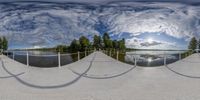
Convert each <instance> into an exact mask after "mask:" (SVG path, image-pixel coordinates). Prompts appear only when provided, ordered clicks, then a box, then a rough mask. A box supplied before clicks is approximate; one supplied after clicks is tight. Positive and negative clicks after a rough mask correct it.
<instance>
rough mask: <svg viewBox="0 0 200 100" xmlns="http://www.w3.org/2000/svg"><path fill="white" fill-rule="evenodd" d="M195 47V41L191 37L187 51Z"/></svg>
mask: <svg viewBox="0 0 200 100" xmlns="http://www.w3.org/2000/svg"><path fill="white" fill-rule="evenodd" d="M196 47H197V40H196V38H195V37H193V38H192V39H191V41H190V43H189V46H188V49H191V50H195V49H196Z"/></svg>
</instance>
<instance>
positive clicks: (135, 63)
mask: <svg viewBox="0 0 200 100" xmlns="http://www.w3.org/2000/svg"><path fill="white" fill-rule="evenodd" d="M133 57H134V56H133ZM134 59H135V62H134V65H135V66H137V58H136V57H134Z"/></svg>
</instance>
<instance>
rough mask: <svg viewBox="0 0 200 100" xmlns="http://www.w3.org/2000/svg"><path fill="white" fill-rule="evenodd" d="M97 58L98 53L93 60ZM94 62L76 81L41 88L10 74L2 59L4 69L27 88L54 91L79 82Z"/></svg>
mask: <svg viewBox="0 0 200 100" xmlns="http://www.w3.org/2000/svg"><path fill="white" fill-rule="evenodd" d="M95 56H96V53H95V55H94V56H93V60H94V58H95ZM93 60H92V61H91V62H90V65H89V67H88V68H87V69H86V71H84V72H83V73H82V74H80V75H79V76H78V77H76V78H75V79H74V80H72V81H70V82H67V83H64V84H60V85H52V86H41V85H35V84H31V83H29V82H26V81H24V80H22V79H21V78H19V77H17V76H14V74H13V73H12V72H10V71H9V70H8V69H7V68H6V67H5V65H4V62H3V61H2V59H0V61H1V63H2V67H3V69H4V70H5V71H6V72H7V73H8V74H10V75H11V76H13V77H14V78H15V79H16V80H17V81H19V82H20V83H22V84H23V85H26V86H29V87H33V88H38V89H53V88H62V87H66V86H69V85H72V84H73V83H75V82H77V81H78V80H79V79H80V78H81V77H82V75H84V74H85V73H87V72H88V71H89V70H90V68H91V66H92V63H93Z"/></svg>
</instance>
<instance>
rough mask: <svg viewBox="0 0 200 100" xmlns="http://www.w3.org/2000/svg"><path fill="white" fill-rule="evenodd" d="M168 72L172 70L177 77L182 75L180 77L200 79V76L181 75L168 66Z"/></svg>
mask: <svg viewBox="0 0 200 100" xmlns="http://www.w3.org/2000/svg"><path fill="white" fill-rule="evenodd" d="M165 67H166V68H167V69H168V70H170V71H171V72H173V73H175V74H177V75H180V76H183V77H188V78H195V79H200V76H192V75H186V74H183V73H180V72H178V71H175V70H173V69H172V68H170V67H169V66H168V65H166V66H165Z"/></svg>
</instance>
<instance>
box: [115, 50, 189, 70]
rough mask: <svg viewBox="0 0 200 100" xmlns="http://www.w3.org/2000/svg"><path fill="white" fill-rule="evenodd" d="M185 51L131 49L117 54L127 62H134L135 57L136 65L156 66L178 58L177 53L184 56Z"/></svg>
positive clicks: (121, 59)
mask: <svg viewBox="0 0 200 100" xmlns="http://www.w3.org/2000/svg"><path fill="white" fill-rule="evenodd" d="M184 52H186V51H132V52H126V53H125V54H120V55H119V60H120V61H122V62H125V63H129V64H135V58H136V61H137V65H138V66H143V67H156V66H162V65H164V59H165V58H166V64H170V63H173V62H176V61H177V60H179V54H181V56H182V58H183V57H184V56H185V55H184Z"/></svg>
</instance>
